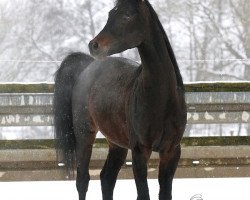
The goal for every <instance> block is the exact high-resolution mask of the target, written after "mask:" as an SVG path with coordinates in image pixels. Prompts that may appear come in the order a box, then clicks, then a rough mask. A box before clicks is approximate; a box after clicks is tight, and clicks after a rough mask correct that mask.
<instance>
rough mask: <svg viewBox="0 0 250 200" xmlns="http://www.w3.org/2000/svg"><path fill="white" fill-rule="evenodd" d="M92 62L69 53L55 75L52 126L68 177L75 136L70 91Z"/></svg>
mask: <svg viewBox="0 0 250 200" xmlns="http://www.w3.org/2000/svg"><path fill="white" fill-rule="evenodd" d="M92 61H93V58H92V57H90V56H89V55H86V54H83V53H71V54H70V55H68V56H67V57H66V58H65V59H64V60H63V62H62V63H61V65H60V68H59V69H58V70H57V72H56V74H55V89H54V101H53V109H54V126H55V137H56V148H57V159H58V161H59V163H61V165H64V166H65V167H66V169H67V172H68V175H70V174H71V173H70V172H73V175H74V168H75V145H76V141H75V135H74V130H73V116H72V105H71V96H72V89H73V86H74V83H75V81H76V80H77V77H78V76H79V74H80V73H81V72H82V71H83V70H84V69H85V68H86V67H87V66H88V65H89V64H90V63H91V62H92Z"/></svg>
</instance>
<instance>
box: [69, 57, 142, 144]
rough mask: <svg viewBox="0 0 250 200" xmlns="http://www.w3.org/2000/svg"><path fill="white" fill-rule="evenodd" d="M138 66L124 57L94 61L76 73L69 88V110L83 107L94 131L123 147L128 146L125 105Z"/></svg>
mask: <svg viewBox="0 0 250 200" xmlns="http://www.w3.org/2000/svg"><path fill="white" fill-rule="evenodd" d="M138 66H139V65H138V63H136V62H133V61H131V60H128V59H124V58H113V57H109V58H107V59H105V60H95V61H93V62H92V63H91V64H90V65H89V66H88V67H87V68H86V69H85V70H84V71H83V72H82V73H81V74H80V75H79V78H78V80H77V82H76V84H75V86H74V89H73V90H74V91H73V101H72V102H73V107H74V109H73V110H75V111H76V112H79V110H83V113H82V114H83V115H84V116H82V117H85V120H91V124H92V125H93V126H95V127H94V128H95V129H96V130H97V129H98V130H100V131H101V132H102V133H103V134H104V135H106V137H107V138H108V140H110V141H111V142H113V143H116V144H117V145H120V146H124V147H128V130H127V122H126V112H125V110H126V109H125V107H126V102H127V101H128V97H129V94H130V92H131V87H132V86H133V83H134V80H135V79H136V77H137V74H138V71H139V70H140V68H138Z"/></svg>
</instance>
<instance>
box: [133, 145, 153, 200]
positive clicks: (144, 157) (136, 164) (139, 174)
mask: <svg viewBox="0 0 250 200" xmlns="http://www.w3.org/2000/svg"><path fill="white" fill-rule="evenodd" d="M151 153H152V150H151V149H148V148H146V147H144V146H140V145H137V146H136V147H135V148H133V149H132V159H133V172H134V177H135V183H136V188H137V194H138V197H137V200H149V199H150V197H149V189H148V182H147V163H148V160H149V158H150V155H151Z"/></svg>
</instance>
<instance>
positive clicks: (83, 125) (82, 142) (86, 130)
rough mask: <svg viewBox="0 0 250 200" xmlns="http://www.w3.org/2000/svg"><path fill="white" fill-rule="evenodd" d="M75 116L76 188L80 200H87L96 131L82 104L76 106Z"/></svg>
mask: <svg viewBox="0 0 250 200" xmlns="http://www.w3.org/2000/svg"><path fill="white" fill-rule="evenodd" d="M73 114H74V115H73V119H74V132H75V136H76V137H75V138H76V163H77V177H76V187H77V191H78V194H79V200H85V198H86V192H87V190H88V184H89V180H90V175H89V162H90V158H91V153H92V147H93V143H94V141H95V136H96V130H95V129H94V126H93V123H91V119H90V117H89V116H88V114H87V110H86V109H83V108H82V105H81V104H77V105H75V106H74V109H73Z"/></svg>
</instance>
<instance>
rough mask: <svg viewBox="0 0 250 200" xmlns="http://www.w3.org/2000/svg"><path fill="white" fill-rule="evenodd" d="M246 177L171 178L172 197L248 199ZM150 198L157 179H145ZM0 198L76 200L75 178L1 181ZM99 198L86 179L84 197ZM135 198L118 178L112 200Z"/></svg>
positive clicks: (95, 186)
mask: <svg viewBox="0 0 250 200" xmlns="http://www.w3.org/2000/svg"><path fill="white" fill-rule="evenodd" d="M249 185H250V178H216V179H215V178H210V179H175V180H174V183H173V200H189V199H190V200H191V199H192V200H219V199H227V200H235V199H244V200H247V199H249V196H250V190H249ZM149 188H150V196H151V200H156V199H157V196H158V188H159V187H158V181H157V180H156V179H151V180H149ZM0 194H1V200H16V199H18V200H31V199H32V200H33V199H36V200H45V199H46V200H55V199H57V200H66V199H67V200H68V199H71V200H77V198H78V195H77V191H76V188H75V181H56V182H53V181H49V182H1V183H0ZM92 199H94V200H100V199H102V198H101V189H100V181H99V180H94V181H90V184H89V190H88V193H87V200H92ZM116 199H119V200H128V199H131V200H133V199H136V188H135V183H134V180H118V181H117V184H116V188H115V192H114V200H116Z"/></svg>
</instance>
